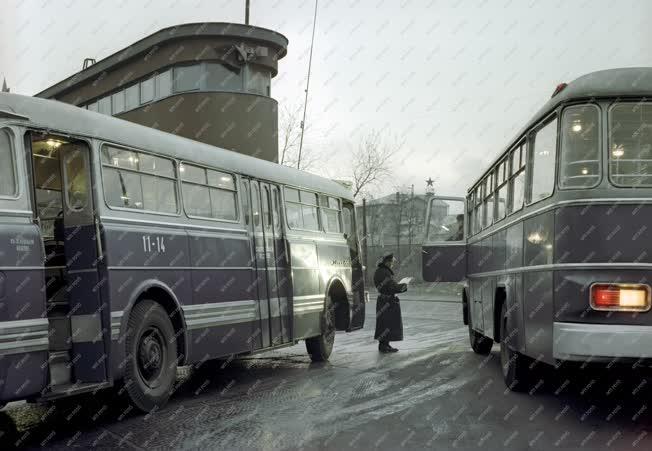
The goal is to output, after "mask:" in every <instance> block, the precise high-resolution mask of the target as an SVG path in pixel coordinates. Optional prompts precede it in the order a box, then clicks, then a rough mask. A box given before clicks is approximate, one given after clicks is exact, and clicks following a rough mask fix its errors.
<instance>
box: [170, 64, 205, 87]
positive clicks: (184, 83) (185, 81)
mask: <svg viewBox="0 0 652 451" xmlns="http://www.w3.org/2000/svg"><path fill="white" fill-rule="evenodd" d="M200 67H201V66H200V65H199V64H194V65H192V66H179V67H175V68H174V92H186V91H196V90H198V89H199V88H200V86H201V68H200Z"/></svg>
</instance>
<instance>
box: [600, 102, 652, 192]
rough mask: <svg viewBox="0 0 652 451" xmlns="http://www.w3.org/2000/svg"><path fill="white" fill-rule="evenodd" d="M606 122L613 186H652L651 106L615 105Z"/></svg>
mask: <svg viewBox="0 0 652 451" xmlns="http://www.w3.org/2000/svg"><path fill="white" fill-rule="evenodd" d="M609 119H610V120H609V177H610V179H611V181H612V183H614V184H615V185H619V186H631V187H636V186H652V103H640V102H639V103H617V104H615V105H614V106H613V107H612V109H611V113H610V115H609Z"/></svg>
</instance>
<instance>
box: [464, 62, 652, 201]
mask: <svg viewBox="0 0 652 451" xmlns="http://www.w3.org/2000/svg"><path fill="white" fill-rule="evenodd" d="M642 97H646V98H649V99H651V100H652V67H631V68H617V69H606V70H600V71H596V72H591V73H588V74H586V75H582V76H581V77H578V78H576V79H575V80H573V81H571V82H570V83H568V85H567V86H566V87H565V88H564V89H563V90H562V91H561V92H560V93H558V94H557V95H556V96H554V97H552V98H551V99H550V100H548V101H547V102H546V103H545V105H543V107H541V109H539V111H537V113H536V114H535V115H534V116H533V117H532V118H531V119H530V120H529V121H528V122H527V123H526V124H525V126H523V127H522V128H521V129H520V130H519V132H518V133H517V134H516V136H515V137H514V138H513V139H512V140H511V141H509V145H507V146H506V147H505V148H504V149H503V150H502V151H501V152H500V153H499V154H498V156H497V157H496V158H495V159H494V160H493V161H492V163H491V164H490V165H489V166H488V168H487V170H486V171H484V172H483V173H482V175H481V176H480V177H478V178H477V179H476V180H475V181H474V182H473V184H472V185H471V186H470V187H469V189H468V191H467V194H468V193H470V192H471V191H473V189H474V188H475V187H476V186H477V185H478V183H479V182H480V181H482V179H484V178H485V176H486V175H487V174H488V173H489V171H490V170H491V168H493V166H494V165H495V164H497V163H498V162H499V161H500V160H501V159H502V157H503V155H504V154H505V152H507V151H508V150H509V149H511V148H512V147H513V146H514V144H516V143H517V142H518V141H519V140H520V139H521V138H522V137H523V135H524V134H525V133H526V132H527V131H528V130H530V129H531V128H532V126H534V125H536V124H537V123H538V122H539V121H541V120H542V119H544V118H545V117H546V116H548V115H549V114H550V113H552V111H553V110H555V109H556V108H557V107H558V106H559V105H561V104H563V103H567V102H572V101H576V100H597V99H603V98H621V99H627V98H642Z"/></svg>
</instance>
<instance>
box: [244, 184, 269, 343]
mask: <svg viewBox="0 0 652 451" xmlns="http://www.w3.org/2000/svg"><path fill="white" fill-rule="evenodd" d="M249 183H250V186H251V227H252V229H251V230H252V237H253V250H254V261H253V263H254V265H253V267H254V286H255V287H256V290H255V293H256V297H257V303H258V312H259V316H258V317H259V319H260V337H261V341H260V342H259V347H260V346H262V347H263V348H267V347H270V346H271V343H272V339H271V331H270V311H271V306H270V300H269V298H270V294H269V283H268V280H269V276H268V274H267V273H268V252H267V246H266V243H265V228H264V224H263V217H262V216H263V214H262V205H263V203H262V201H261V184H260V183H259V182H258V181H256V180H250V182H249Z"/></svg>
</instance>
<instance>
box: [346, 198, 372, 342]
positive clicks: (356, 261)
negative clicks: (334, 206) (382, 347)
mask: <svg viewBox="0 0 652 451" xmlns="http://www.w3.org/2000/svg"><path fill="white" fill-rule="evenodd" d="M342 225H343V226H344V236H345V237H346V242H347V244H348V245H349V256H350V258H351V291H352V292H353V297H354V302H353V311H352V312H351V322H350V326H349V330H351V331H352V330H357V329H361V328H362V327H363V326H364V318H365V308H366V304H365V301H366V299H365V289H364V275H363V274H364V270H363V268H362V258H361V252H360V246H359V240H358V231H357V230H358V229H357V227H356V220H355V209H354V207H353V204H349V203H345V204H344V205H343V206H342Z"/></svg>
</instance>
